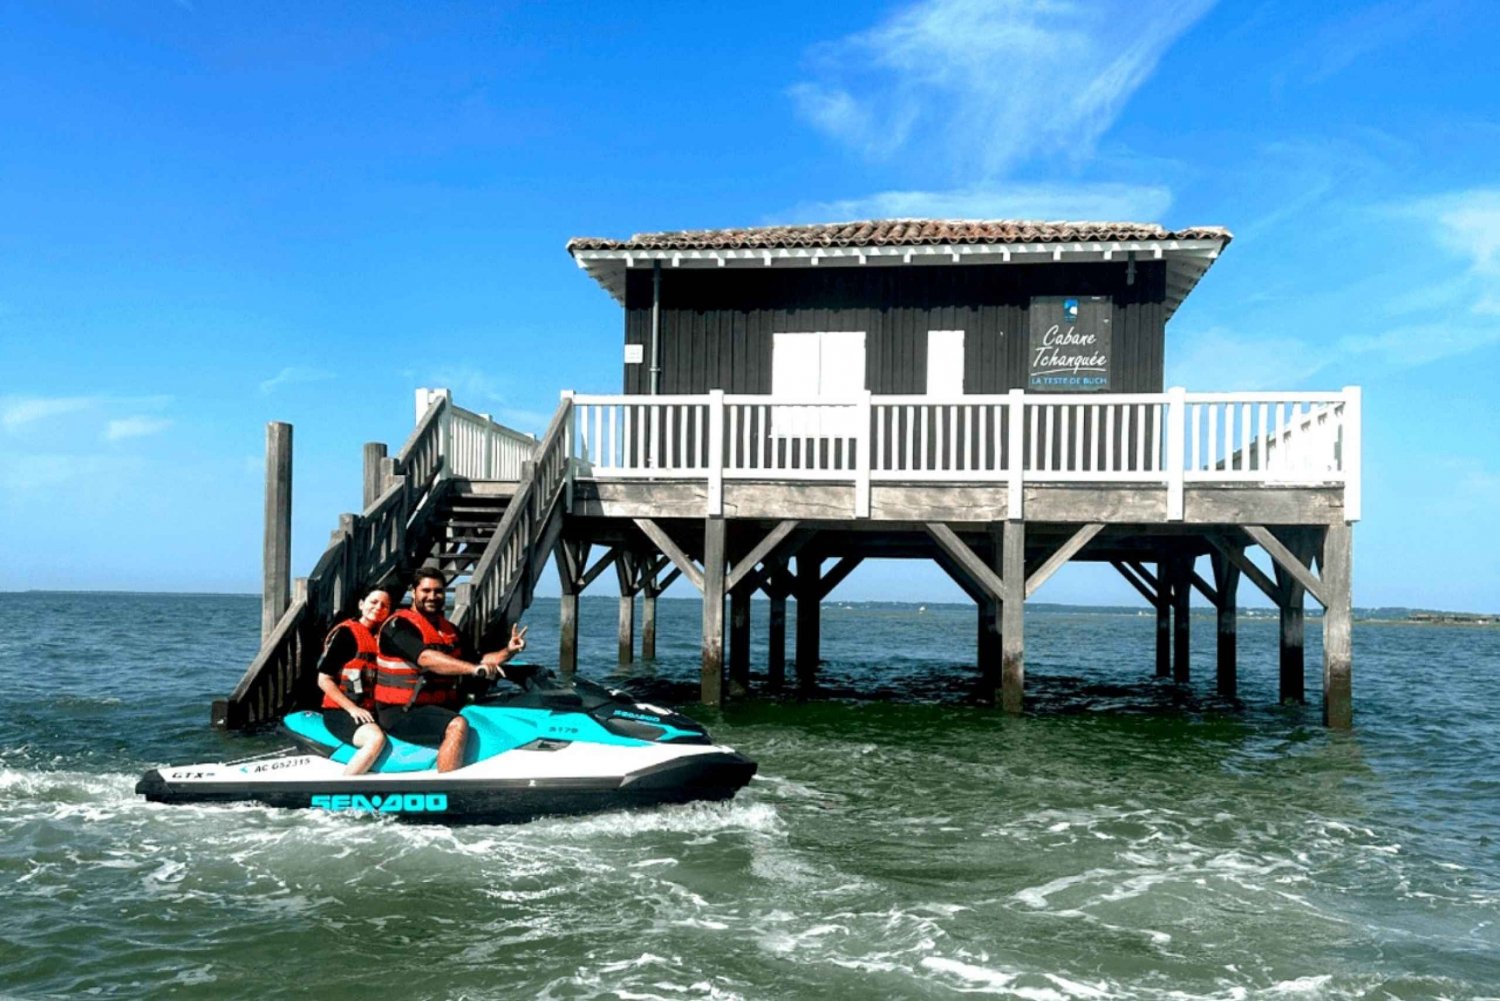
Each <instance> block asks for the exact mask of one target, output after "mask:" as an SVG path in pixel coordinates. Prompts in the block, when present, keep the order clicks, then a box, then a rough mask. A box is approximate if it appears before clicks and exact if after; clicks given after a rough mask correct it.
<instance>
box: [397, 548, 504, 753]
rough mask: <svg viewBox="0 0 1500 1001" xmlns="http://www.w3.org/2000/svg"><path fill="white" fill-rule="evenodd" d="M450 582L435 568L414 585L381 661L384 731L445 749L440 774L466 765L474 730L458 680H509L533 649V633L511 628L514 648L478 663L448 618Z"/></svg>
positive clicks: (420, 572) (416, 577)
mask: <svg viewBox="0 0 1500 1001" xmlns="http://www.w3.org/2000/svg"><path fill="white" fill-rule="evenodd" d="M447 588H448V581H447V580H446V579H445V578H444V577H443V575H442V574H441V573H439V572H438V571H436V570H433V569H422V570H418V571H417V572H416V574H415V575H414V576H413V578H412V584H411V607H410V608H403V609H402V610H400V611H399V612H396V613H395V614H394V615H392V616H391V617H390V618H389V619H387V620H386V623H385V626H384V627H383V628H382V629H381V630H380V637H379V650H378V653H377V655H376V660H375V703H376V713H377V716H378V719H379V722H380V726H381V729H383V730H384V731H385V732H386V733H388V734H390V735H391V736H393V737H398V738H400V739H401V740H405V741H408V742H410V743H413V744H421V745H423V746H426V747H436V748H437V749H438V756H437V770H438V771H440V772H451V771H453V769H455V768H458V767H459V766H460V765H462V764H463V759H464V744H465V743H466V742H467V740H468V737H469V724H468V722H467V721H466V720H465V719H464V718H463V717H462V716H460V715H459V714H458V709H459V708H460V707H461V706H462V704H463V697H462V694H461V693H460V691H459V687H458V681H459V679H460V678H465V677H481V678H493V677H496V676H499V677H502V678H503V677H506V676H507V675H506V673H505V670H504V668H503V667H502V666H501V665H503V664H504V663H505V662H506V661H508V660H510V659H511V657H513V656H515V655H516V654H518V653H520V652H521V651H522V650H524V649H526V630H525V629H524V628H517V627H515V626H511V630H510V642H509V643H507V644H506V646H505V648H504V649H503V650H495V651H492V652H490V653H487V654H485V655H484V656H482V657H478V658H476V657H475V655H474V651H473V649H472V647H471V646H470V645H469V643H468V642H467V641H466V640H465V638H464V637H462V636H460V635H459V632H458V629H457V628H456V627H455V626H454V625H453V623H451V622H449V621H448V620H447V619H446V618H444V617H443V609H444V607H445V605H446V594H447Z"/></svg>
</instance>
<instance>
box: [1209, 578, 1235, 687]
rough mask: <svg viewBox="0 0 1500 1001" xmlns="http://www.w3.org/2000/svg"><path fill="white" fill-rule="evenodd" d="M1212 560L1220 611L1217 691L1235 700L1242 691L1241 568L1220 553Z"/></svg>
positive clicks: (1216, 648) (1217, 603)
mask: <svg viewBox="0 0 1500 1001" xmlns="http://www.w3.org/2000/svg"><path fill="white" fill-rule="evenodd" d="M1212 560H1213V568H1214V589H1215V590H1216V591H1217V592H1218V600H1217V601H1216V602H1215V608H1216V609H1217V611H1218V621H1217V626H1218V630H1217V632H1218V635H1217V640H1218V642H1217V644H1216V647H1215V655H1216V657H1217V663H1216V668H1217V669H1216V671H1215V679H1214V681H1215V690H1216V691H1217V692H1218V693H1219V694H1220V695H1221V696H1223V697H1224V698H1228V699H1232V698H1235V697H1236V695H1237V694H1238V689H1239V654H1238V646H1239V639H1238V630H1239V586H1240V568H1239V567H1237V566H1235V565H1234V564H1233V563H1232V562H1230V560H1229V558H1228V557H1226V556H1224V554H1222V553H1220V552H1218V551H1215V552H1214V553H1213V554H1212Z"/></svg>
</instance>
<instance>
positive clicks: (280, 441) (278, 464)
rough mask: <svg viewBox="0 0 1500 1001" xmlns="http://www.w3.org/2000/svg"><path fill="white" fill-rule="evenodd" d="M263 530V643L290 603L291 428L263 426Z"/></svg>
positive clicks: (289, 426) (272, 423) (261, 633)
mask: <svg viewBox="0 0 1500 1001" xmlns="http://www.w3.org/2000/svg"><path fill="white" fill-rule="evenodd" d="M265 517H266V528H265V537H264V545H263V547H262V550H261V573H262V578H263V579H262V586H261V598H260V639H261V642H262V643H264V642H265V641H266V639H267V638H268V637H269V636H270V635H271V632H272V631H273V630H274V629H275V628H276V623H277V622H278V621H280V619H281V615H282V613H283V612H285V611H286V610H287V606H288V605H289V604H290V603H291V590H292V426H291V425H290V424H286V423H283V422H281V421H271V422H270V423H269V424H267V425H266V511H265Z"/></svg>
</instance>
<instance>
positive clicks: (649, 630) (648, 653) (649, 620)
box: [641, 591, 656, 660]
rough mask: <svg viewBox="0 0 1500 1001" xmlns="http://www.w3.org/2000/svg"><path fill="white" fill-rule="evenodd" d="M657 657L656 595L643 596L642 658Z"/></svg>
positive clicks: (647, 593)
mask: <svg viewBox="0 0 1500 1001" xmlns="http://www.w3.org/2000/svg"><path fill="white" fill-rule="evenodd" d="M655 659H656V595H655V594H654V593H653V592H650V591H647V592H645V593H644V594H643V595H642V596H641V660H655Z"/></svg>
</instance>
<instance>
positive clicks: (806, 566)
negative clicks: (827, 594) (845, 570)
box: [796, 554, 823, 691]
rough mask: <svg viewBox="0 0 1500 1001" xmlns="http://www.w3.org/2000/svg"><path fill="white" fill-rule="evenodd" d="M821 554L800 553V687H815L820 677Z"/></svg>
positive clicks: (798, 651) (798, 562) (798, 641)
mask: <svg viewBox="0 0 1500 1001" xmlns="http://www.w3.org/2000/svg"><path fill="white" fill-rule="evenodd" d="M822 571H823V558H822V557H821V556H803V555H800V554H799V555H798V556H797V655H796V668H797V687H798V688H800V689H802V690H803V691H807V690H809V689H811V688H812V687H813V686H814V685H815V684H817V679H818V651H819V647H820V646H821V645H822V643H821V636H820V635H819V634H820V632H821V629H822V619H821V614H820V613H821V608H822V601H823V598H822V594H821V593H820V592H821V586H820V585H821V584H822V579H821V576H822Z"/></svg>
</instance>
